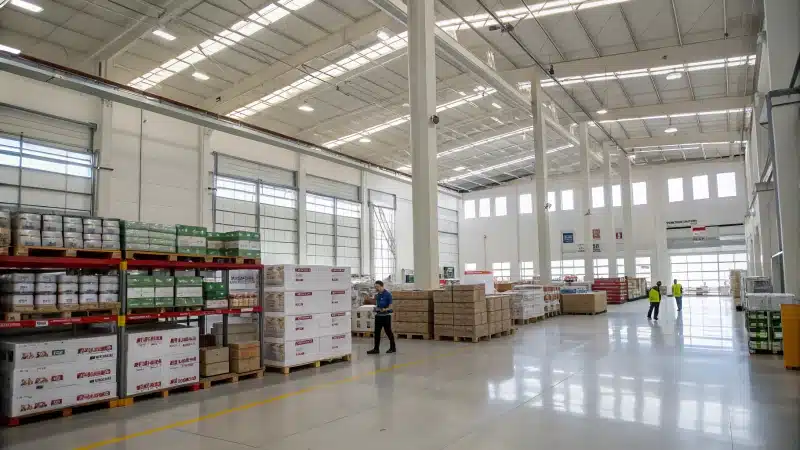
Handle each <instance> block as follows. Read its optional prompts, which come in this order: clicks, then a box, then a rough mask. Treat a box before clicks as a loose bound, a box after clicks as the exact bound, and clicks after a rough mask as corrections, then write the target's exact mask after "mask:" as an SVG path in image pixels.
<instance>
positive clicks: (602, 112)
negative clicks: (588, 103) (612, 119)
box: [597, 109, 608, 115]
mask: <svg viewBox="0 0 800 450" xmlns="http://www.w3.org/2000/svg"><path fill="white" fill-rule="evenodd" d="M607 112H608V110H607V109H598V110H597V114H600V115H603V114H605V113H607Z"/></svg>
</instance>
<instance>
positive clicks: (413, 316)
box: [392, 311, 431, 323]
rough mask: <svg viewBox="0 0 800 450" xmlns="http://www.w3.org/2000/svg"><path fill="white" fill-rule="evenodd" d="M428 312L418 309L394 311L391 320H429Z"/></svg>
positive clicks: (425, 321) (426, 321)
mask: <svg viewBox="0 0 800 450" xmlns="http://www.w3.org/2000/svg"><path fill="white" fill-rule="evenodd" d="M430 319H431V317H430V313H429V312H427V311H425V312H420V311H395V313H394V317H393V318H392V320H393V321H397V322H424V323H428V322H430Z"/></svg>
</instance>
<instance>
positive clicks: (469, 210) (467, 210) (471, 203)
mask: <svg viewBox="0 0 800 450" xmlns="http://www.w3.org/2000/svg"><path fill="white" fill-rule="evenodd" d="M464 218H465V219H474V218H475V200H465V201H464Z"/></svg>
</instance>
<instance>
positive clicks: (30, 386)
mask: <svg viewBox="0 0 800 450" xmlns="http://www.w3.org/2000/svg"><path fill="white" fill-rule="evenodd" d="M116 372H117V362H116V361H115V360H110V361H102V362H98V363H93V364H85V363H64V364H52V365H49V366H42V367H29V368H25V369H15V370H10V371H4V372H0V386H2V388H3V389H8V392H13V394H14V395H23V394H26V393H30V392H32V391H36V390H42V389H63V388H64V387H66V386H73V385H77V384H97V383H109V382H115V380H116Z"/></svg>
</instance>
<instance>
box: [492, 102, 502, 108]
mask: <svg viewBox="0 0 800 450" xmlns="http://www.w3.org/2000/svg"><path fill="white" fill-rule="evenodd" d="M492 106H494V107H495V108H497V109H503V107H502V106H500V105H498V104H497V103H492Z"/></svg>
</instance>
